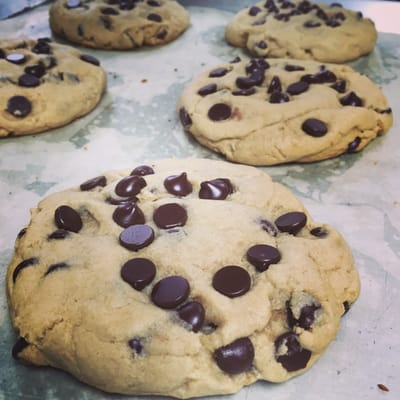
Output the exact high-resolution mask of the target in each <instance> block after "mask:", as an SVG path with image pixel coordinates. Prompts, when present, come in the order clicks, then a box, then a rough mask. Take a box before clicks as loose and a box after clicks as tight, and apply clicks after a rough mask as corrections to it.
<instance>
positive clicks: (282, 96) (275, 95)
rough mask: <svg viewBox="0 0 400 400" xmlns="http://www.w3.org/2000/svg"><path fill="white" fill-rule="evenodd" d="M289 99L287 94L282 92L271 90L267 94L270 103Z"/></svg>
mask: <svg viewBox="0 0 400 400" xmlns="http://www.w3.org/2000/svg"><path fill="white" fill-rule="evenodd" d="M289 100H290V99H289V96H288V95H287V94H286V93H283V92H272V93H271V95H270V96H269V102H270V103H272V104H280V103H287V102H288V101H289Z"/></svg>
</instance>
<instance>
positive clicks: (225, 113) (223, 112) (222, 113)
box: [208, 103, 232, 121]
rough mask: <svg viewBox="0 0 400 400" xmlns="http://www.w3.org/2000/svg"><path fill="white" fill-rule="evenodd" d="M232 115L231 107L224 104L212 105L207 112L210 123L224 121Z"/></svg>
mask: <svg viewBox="0 0 400 400" xmlns="http://www.w3.org/2000/svg"><path fill="white" fill-rule="evenodd" d="M231 115H232V109H231V106H229V105H228V104H225V103H217V104H214V105H213V106H212V107H211V108H210V109H209V110H208V118H210V119H211V120H212V121H224V120H226V119H228V118H230V116H231Z"/></svg>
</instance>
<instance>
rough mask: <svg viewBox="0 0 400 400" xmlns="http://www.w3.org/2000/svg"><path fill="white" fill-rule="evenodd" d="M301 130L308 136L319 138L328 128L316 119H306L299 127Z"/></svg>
mask: <svg viewBox="0 0 400 400" xmlns="http://www.w3.org/2000/svg"><path fill="white" fill-rule="evenodd" d="M301 129H302V130H303V131H304V132H305V133H307V134H308V135H310V136H313V137H321V136H324V135H325V134H326V133H327V132H328V127H327V126H326V124H325V122H323V121H321V120H319V119H316V118H308V119H306V120H305V121H304V122H303V124H302V125H301Z"/></svg>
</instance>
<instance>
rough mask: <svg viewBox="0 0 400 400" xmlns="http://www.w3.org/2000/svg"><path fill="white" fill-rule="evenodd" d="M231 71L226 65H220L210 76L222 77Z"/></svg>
mask: <svg viewBox="0 0 400 400" xmlns="http://www.w3.org/2000/svg"><path fill="white" fill-rule="evenodd" d="M228 72H229V70H228V69H227V68H225V67H220V68H215V69H213V70H212V71H210V73H209V74H208V76H209V77H210V78H220V77H221V76H224V75H226V74H227V73H228Z"/></svg>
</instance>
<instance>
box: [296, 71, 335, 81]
mask: <svg viewBox="0 0 400 400" xmlns="http://www.w3.org/2000/svg"><path fill="white" fill-rule="evenodd" d="M301 80H302V81H305V82H307V83H332V82H336V75H335V74H334V73H333V72H332V71H329V70H327V69H323V70H321V71H320V72H317V73H316V74H314V75H311V74H307V75H304V76H302V77H301Z"/></svg>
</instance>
